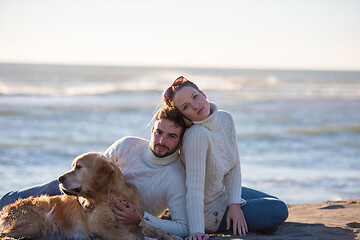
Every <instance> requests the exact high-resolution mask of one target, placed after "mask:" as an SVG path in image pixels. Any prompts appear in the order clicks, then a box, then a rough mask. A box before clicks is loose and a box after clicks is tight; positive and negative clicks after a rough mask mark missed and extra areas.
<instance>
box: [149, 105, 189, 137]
mask: <svg viewBox="0 0 360 240" xmlns="http://www.w3.org/2000/svg"><path fill="white" fill-rule="evenodd" d="M160 119H167V120H169V121H171V122H173V123H174V124H175V126H176V127H180V128H181V135H180V137H181V138H182V136H183V135H184V133H185V130H186V128H187V127H188V125H187V124H188V123H187V122H186V119H185V118H184V116H183V115H182V114H181V113H180V112H179V111H178V110H177V109H176V108H174V107H167V106H164V107H161V108H160V109H159V110H158V111H157V113H156V114H155V116H154V122H155V121H158V120H160Z"/></svg>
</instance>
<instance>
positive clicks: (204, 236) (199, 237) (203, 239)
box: [185, 232, 209, 240]
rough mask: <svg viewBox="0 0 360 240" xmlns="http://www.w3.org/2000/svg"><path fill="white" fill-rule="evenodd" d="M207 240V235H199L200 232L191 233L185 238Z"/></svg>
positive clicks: (188, 239)
mask: <svg viewBox="0 0 360 240" xmlns="http://www.w3.org/2000/svg"><path fill="white" fill-rule="evenodd" d="M207 239H209V234H206V233H200V232H197V233H193V234H191V235H190V236H188V237H187V238H185V240H207Z"/></svg>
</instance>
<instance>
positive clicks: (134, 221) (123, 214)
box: [112, 201, 144, 225]
mask: <svg viewBox="0 0 360 240" xmlns="http://www.w3.org/2000/svg"><path fill="white" fill-rule="evenodd" d="M112 209H113V211H114V213H115V215H116V221H117V222H118V223H121V224H126V225H138V224H139V223H140V221H141V219H142V217H143V216H144V211H142V210H141V209H137V208H136V207H135V205H134V204H132V203H130V202H128V201H121V202H120V203H115V204H114V206H113V208H112Z"/></svg>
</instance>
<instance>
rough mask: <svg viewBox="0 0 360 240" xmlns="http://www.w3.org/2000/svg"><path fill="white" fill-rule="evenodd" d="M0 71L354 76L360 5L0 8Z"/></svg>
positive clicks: (268, 1) (190, 2)
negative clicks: (7, 66) (146, 69)
mask: <svg viewBox="0 0 360 240" xmlns="http://www.w3.org/2000/svg"><path fill="white" fill-rule="evenodd" d="M0 62H23V63H59V64H101V65H137V66H138V65H143V66H186V67H229V68H230V67H231V68H292V69H336V70H360V0H219V1H215V0H204V1H203V0H182V1H172V0H127V1H125V0H0Z"/></svg>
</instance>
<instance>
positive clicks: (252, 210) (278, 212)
mask: <svg viewBox="0 0 360 240" xmlns="http://www.w3.org/2000/svg"><path fill="white" fill-rule="evenodd" d="M242 198H243V199H245V200H246V204H245V205H244V206H242V207H241V209H242V211H243V213H244V216H245V220H246V223H247V226H248V230H249V231H251V232H257V231H272V230H275V229H276V227H277V226H279V225H281V224H282V223H283V222H285V220H286V219H287V217H288V208H287V206H286V204H285V203H284V202H283V201H281V200H279V199H278V198H276V197H274V196H271V195H269V194H266V193H263V192H260V191H256V190H253V189H250V188H246V187H243V188H242ZM228 210H229V207H228V208H227V209H226V212H225V214H224V216H223V219H222V221H221V224H220V227H219V229H218V231H217V233H221V232H226V231H227V230H226V215H227V212H228ZM230 230H231V232H232V224H230Z"/></svg>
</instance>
